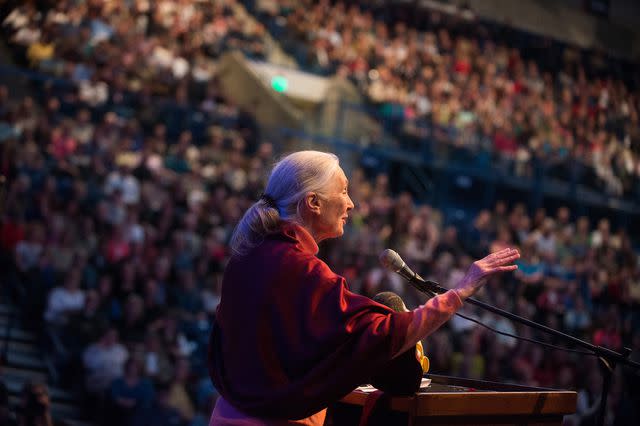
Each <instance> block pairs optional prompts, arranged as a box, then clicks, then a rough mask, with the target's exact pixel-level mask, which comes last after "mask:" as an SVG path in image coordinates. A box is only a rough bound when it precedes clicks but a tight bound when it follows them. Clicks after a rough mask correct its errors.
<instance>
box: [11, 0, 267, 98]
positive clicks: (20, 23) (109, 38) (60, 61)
mask: <svg viewBox="0 0 640 426" xmlns="http://www.w3.org/2000/svg"><path fill="white" fill-rule="evenodd" d="M2 25H3V32H4V34H5V35H6V36H7V40H8V41H9V47H10V48H11V50H12V52H13V53H14V56H15V57H17V58H18V59H19V62H22V63H25V64H27V65H29V66H31V67H33V68H36V69H39V70H43V71H47V72H49V73H52V74H54V75H56V76H58V77H62V78H65V79H69V80H71V81H73V82H74V83H76V84H78V85H80V86H81V88H82V91H83V92H86V93H85V96H86V97H87V101H88V102H90V103H92V104H100V103H103V102H104V101H105V99H106V98H107V97H108V96H109V94H110V92H111V91H121V92H125V91H129V92H140V91H149V90H150V91H152V93H163V92H165V93H166V92H167V91H168V87H171V86H172V85H173V84H175V83H177V82H181V81H185V80H194V81H196V82H198V83H206V82H208V81H209V80H211V78H212V75H213V73H214V72H215V67H216V63H215V60H216V59H217V58H219V57H220V55H221V54H222V53H224V52H225V51H227V50H230V49H233V50H240V51H242V52H243V53H244V54H245V55H247V56H250V57H252V58H256V59H259V58H264V57H265V55H266V49H267V47H266V43H265V37H264V34H265V30H264V27H263V26H262V25H261V24H259V23H256V22H255V21H254V20H252V19H251V18H250V17H249V15H247V14H246V13H242V11H241V8H239V5H238V3H237V2H236V1H235V0H232V1H206V2H203V1H196V0H181V1H169V0H161V1H155V2H150V1H148V0H136V1H131V2H128V1H121V0H119V1H102V0H92V1H86V2H85V1H82V2H76V1H57V2H55V3H54V4H53V5H51V7H49V8H45V9H44V10H39V9H37V8H36V7H35V5H34V3H32V2H25V3H24V4H23V5H20V6H18V7H16V8H15V9H13V10H12V11H11V12H10V13H9V14H8V16H7V17H6V18H5V19H4V21H3V23H2ZM20 59H21V60H20Z"/></svg>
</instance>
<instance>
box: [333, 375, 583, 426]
mask: <svg viewBox="0 0 640 426" xmlns="http://www.w3.org/2000/svg"><path fill="white" fill-rule="evenodd" d="M425 377H427V378H430V379H431V385H430V386H429V387H427V388H423V389H421V390H420V392H417V393H416V394H414V395H413V396H410V397H391V398H389V399H388V400H386V401H385V402H384V403H383V404H384V406H383V407H376V411H375V413H376V414H375V419H376V420H377V421H376V424H390V425H391V424H393V425H396V424H398V425H400V424H406V425H409V426H417V425H430V426H432V425H531V426H533V425H561V424H562V417H563V416H564V415H567V414H572V413H574V412H575V410H576V399H577V394H576V393H575V392H571V391H558V390H553V389H545V388H533V387H527V386H519V385H506V384H501V383H495V382H486V381H480V380H470V379H461V378H455V377H447V376H437V375H432V374H431V375H426V376H425ZM369 395H370V394H368V393H365V392H362V391H359V390H354V391H352V392H351V393H350V394H348V395H347V396H345V397H344V398H343V399H342V400H341V401H340V402H339V403H338V404H336V406H334V407H332V408H333V411H334V413H335V416H334V417H333V420H329V423H330V424H333V425H334V426H342V425H346V424H355V425H357V424H358V419H359V415H360V412H361V411H362V407H363V406H364V404H365V402H366V400H367V398H368V397H369ZM382 417H386V418H387V419H386V420H382Z"/></svg>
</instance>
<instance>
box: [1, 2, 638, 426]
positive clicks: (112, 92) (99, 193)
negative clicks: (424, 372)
mask: <svg viewBox="0 0 640 426" xmlns="http://www.w3.org/2000/svg"><path fill="white" fill-rule="evenodd" d="M208 4H209V3H208V2H202V1H192V0H183V1H180V2H173V1H160V2H155V3H153V2H147V1H134V2H120V1H115V2H101V1H89V2H79V3H77V2H69V1H62V2H57V3H56V5H55V7H53V8H50V9H49V10H48V11H46V13H45V12H43V11H39V10H37V9H35V8H34V7H33V6H32V5H31V3H25V4H24V5H22V6H19V7H17V8H16V9H14V10H13V11H12V12H11V13H10V15H9V16H8V17H7V18H6V19H5V21H4V22H3V30H4V31H5V33H6V34H9V35H10V36H11V38H10V40H11V47H12V48H13V49H14V53H16V55H18V57H20V55H22V56H21V57H22V60H23V61H24V63H25V64H29V65H30V66H32V67H34V68H37V69H38V70H40V71H43V72H46V73H51V74H53V75H55V76H57V77H60V78H61V79H60V80H46V81H44V82H35V83H34V84H37V88H38V89H39V90H37V96H36V97H35V98H30V97H25V98H23V99H21V100H20V101H11V100H10V97H9V92H10V90H9V89H8V88H6V87H0V138H1V139H2V147H1V149H0V168H1V169H2V170H1V172H2V174H4V175H5V176H7V177H8V188H7V199H6V203H5V209H4V211H3V216H2V223H1V227H0V246H1V248H2V254H3V256H5V257H10V258H11V259H12V260H13V262H12V265H13V267H12V268H11V270H10V272H7V273H6V275H7V280H8V282H9V283H10V284H12V286H13V287H14V288H17V289H20V290H18V291H17V292H18V294H19V295H21V297H22V302H25V301H29V302H30V303H29V305H28V306H30V308H29V309H32V310H33V311H34V312H35V313H36V314H37V315H36V316H34V318H38V319H40V320H41V321H42V323H43V325H44V326H45V328H46V329H47V330H48V332H50V333H51V334H52V335H55V336H57V337H58V339H59V341H60V342H62V344H63V346H64V349H65V350H64V352H65V353H58V352H57V350H56V348H52V353H53V356H54V357H57V358H58V359H57V363H58V364H62V365H63V366H64V369H63V371H65V372H70V371H73V369H74V368H73V367H74V362H75V363H78V362H79V363H80V364H77V365H82V366H83V369H84V370H83V372H81V373H80V374H78V372H77V371H76V372H75V373H76V376H75V377H71V379H70V380H71V381H74V380H76V381H77V382H78V383H73V385H75V386H78V387H80V388H82V389H83V390H84V391H85V392H86V395H87V396H88V403H89V404H90V406H91V407H92V408H94V409H95V411H94V413H93V414H94V415H95V417H96V419H97V420H100V419H102V420H104V419H106V418H107V417H108V416H107V413H108V415H110V416H113V417H114V419H116V420H113V422H115V423H118V424H131V425H140V424H146V423H147V422H148V421H150V420H148V419H152V418H153V419H155V420H154V421H153V422H154V424H155V423H157V424H167V425H173V424H175V425H177V424H181V425H187V424H189V425H194V426H195V425H200V424H206V421H207V418H208V414H209V413H210V410H211V407H212V403H213V401H215V398H216V395H217V394H216V391H215V389H213V388H212V386H211V383H210V381H209V379H208V377H207V366H206V356H205V354H206V346H207V337H208V327H209V324H210V319H211V316H212V315H214V313H215V309H216V307H217V304H218V303H219V300H220V278H221V273H222V271H223V269H224V266H225V264H226V262H227V260H228V259H229V256H230V251H229V248H228V245H227V243H228V241H229V237H230V235H231V232H232V230H233V226H234V225H235V223H237V221H238V219H239V218H240V216H241V215H242V213H243V211H244V210H245V209H246V208H247V207H248V206H249V205H250V204H251V203H252V202H253V201H255V200H256V199H257V197H258V196H259V194H260V192H261V190H262V188H263V183H264V182H263V179H264V176H263V175H262V174H263V171H264V170H267V169H268V168H269V166H270V165H271V164H272V162H273V158H274V157H275V155H277V154H279V153H278V152H274V149H275V148H274V146H273V145H272V144H271V143H269V142H268V141H267V140H265V139H261V138H259V137H258V135H257V134H255V133H252V130H250V129H254V126H252V125H248V126H247V127H244V126H245V124H243V123H242V122H241V120H239V119H238V117H239V116H240V114H241V113H240V111H239V110H238V109H237V108H236V107H234V106H233V105H232V104H231V103H230V102H229V101H228V100H226V99H225V98H224V97H223V96H221V95H220V90H219V87H218V82H217V78H216V66H217V59H218V58H219V56H220V54H221V53H222V52H223V51H224V50H225V49H239V50H242V51H243V52H244V53H245V54H247V55H249V56H251V57H255V58H263V57H264V55H265V43H264V38H263V36H264V31H265V30H264V28H263V27H262V26H261V25H260V24H255V23H252V21H251V20H250V19H249V18H246V17H245V15H242V14H241V13H239V12H238V10H239V7H240V6H239V4H238V3H237V2H235V1H233V2H216V1H214V2H212V4H213V7H205V5H208ZM256 7H258V10H259V11H260V13H259V14H258V16H261V17H262V18H264V19H265V20H267V21H268V20H270V19H278V18H282V19H280V20H279V21H278V22H284V23H286V24H285V26H286V34H287V35H288V36H287V37H283V38H282V43H283V45H285V47H289V48H294V49H295V48H296V46H297V47H299V46H301V45H302V46H306V49H305V50H304V52H306V53H310V58H311V61H310V63H311V64H312V65H313V67H314V68H315V69H316V70H317V71H319V72H326V71H327V70H331V72H334V71H335V72H337V73H338V74H340V75H343V76H346V77H348V78H351V79H353V80H354V81H355V82H356V83H357V85H358V86H359V87H360V88H362V90H364V91H365V93H367V94H369V95H370V97H371V99H372V101H373V102H375V103H378V104H380V105H381V107H383V108H384V111H385V112H386V113H387V114H388V115H389V117H391V118H393V119H394V120H395V121H394V122H395V124H394V126H392V127H394V128H392V129H391V130H395V131H400V132H404V133H409V134H413V135H414V136H416V135H418V136H420V138H422V136H424V135H420V132H419V130H420V129H421V128H423V129H427V128H431V127H432V130H433V134H432V135H431V136H433V138H434V139H435V140H436V141H438V142H441V141H446V142H447V143H449V144H451V145H452V146H454V147H463V148H471V149H474V150H478V151H480V150H484V149H486V148H492V149H493V150H495V152H496V164H497V165H500V164H502V165H503V166H504V167H506V168H511V167H513V168H514V170H515V171H516V172H518V173H521V174H524V175H526V174H529V175H532V173H534V171H533V168H534V166H535V164H533V163H534V159H535V158H536V157H537V158H542V159H544V162H545V163H546V164H549V165H553V164H557V165H563V164H564V166H562V167H565V168H566V167H568V166H567V164H569V163H570V162H574V161H576V160H577V159H578V158H579V157H580V158H583V157H584V158H586V159H587V162H591V163H590V164H592V165H593V166H594V170H596V174H597V175H598V176H600V179H601V180H602V182H603V184H604V185H605V187H606V188H607V190H608V191H609V192H611V193H612V194H618V195H619V194H624V193H626V192H628V191H629V190H631V189H632V188H633V185H637V182H638V181H637V177H638V173H639V172H640V167H639V165H638V164H639V163H638V147H639V146H640V145H638V142H639V140H638V134H637V132H636V133H634V132H635V130H634V129H636V128H637V127H638V122H637V120H638V117H637V111H638V108H639V107H638V97H637V94H636V93H635V92H632V91H631V90H630V89H628V88H627V87H626V86H625V85H624V84H623V83H622V82H621V81H618V80H617V79H615V78H613V77H608V78H597V79H594V78H592V76H589V78H587V75H586V70H585V69H583V68H582V67H581V65H580V64H575V66H574V69H575V72H573V73H571V72H569V73H565V72H564V71H561V72H559V73H557V74H556V75H553V74H551V73H549V72H547V71H546V70H543V69H541V68H542V66H539V65H538V64H537V63H536V62H535V61H532V60H529V59H525V58H523V57H521V55H520V53H519V51H518V50H517V49H514V48H513V46H507V45H504V44H501V43H496V42H494V41H492V40H491V39H488V38H483V39H480V38H479V36H478V35H477V34H474V33H468V32H462V31H461V32H455V31H454V30H452V29H451V28H449V24H447V25H444V24H442V25H440V26H439V24H438V21H437V19H444V18H443V17H438V16H437V15H436V14H433V15H431V18H430V21H429V22H428V25H427V28H426V30H425V31H417V30H415V29H413V28H410V27H408V26H407V25H405V24H402V23H397V24H395V25H392V26H389V25H386V24H385V23H384V22H383V21H381V20H379V19H378V18H377V17H375V16H374V14H373V13H372V12H371V11H368V10H366V8H363V9H360V8H359V7H356V6H349V7H347V6H344V5H343V4H342V3H336V4H335V5H333V6H332V7H329V3H328V2H320V3H313V4H311V3H309V2H307V1H305V2H302V3H300V4H298V3H297V2H290V1H284V0H282V1H271V2H258V5H257V6H256ZM436 18H437V19H436ZM274 29H276V30H277V28H275V27H273V28H271V27H270V31H273V30H274ZM292 39H293V40H295V41H297V42H298V43H295V44H291V43H290V42H291V40H292ZM178 40H179V42H178ZM300 43H302V44H300ZM70 82H71V83H70ZM196 118H197V119H196ZM424 123H428V125H424ZM423 125H424V126H423ZM421 126H423V127H421ZM253 131H254V132H255V129H254V130H253ZM563 162H564V163H563ZM562 167H560V168H561V169H562ZM565 171H566V170H565ZM612 171H615V172H612ZM350 178H351V182H350V192H351V194H352V197H353V199H354V202H355V204H356V208H355V210H354V211H353V213H352V214H351V217H352V221H351V222H350V223H349V224H348V225H347V227H346V233H345V238H344V239H343V240H342V241H340V243H339V244H334V243H331V242H329V243H327V244H325V245H323V247H322V249H321V253H320V254H321V256H322V257H323V258H325V259H327V260H328V261H329V262H331V264H332V266H333V267H334V269H335V270H336V271H338V272H339V273H341V274H342V275H344V276H345V277H347V280H348V281H349V283H350V286H351V288H352V289H353V290H354V291H358V292H361V293H363V294H366V295H369V296H373V295H375V294H376V293H378V292H380V291H384V290H392V291H395V292H396V293H399V294H400V295H401V296H402V297H403V298H404V299H405V300H406V301H407V304H408V305H410V306H412V305H413V306H415V305H416V304H418V303H421V302H423V301H424V296H423V295H421V294H419V293H417V292H415V291H414V290H412V289H411V288H410V287H408V286H405V285H404V284H403V282H402V280H401V279H400V278H399V277H398V276H397V275H395V274H391V273H389V272H388V271H386V270H383V269H381V268H380V266H379V265H378V262H377V256H378V254H379V252H380V251H381V250H382V249H383V248H385V247H389V246H391V247H397V249H398V251H399V252H400V254H401V255H402V256H403V257H404V258H405V260H407V261H408V262H409V263H410V264H411V266H412V268H414V269H415V270H416V271H417V272H419V273H420V274H422V275H423V276H425V277H429V278H432V279H434V280H436V281H438V282H440V283H442V284H443V285H445V286H451V285H452V284H453V283H455V282H456V281H457V279H459V277H460V274H462V273H463V271H464V270H466V268H467V267H468V265H469V263H470V262H471V259H473V258H477V257H479V256H483V255H485V254H486V253H487V252H488V251H489V250H492V249H499V248H501V247H505V246H517V247H518V248H519V249H520V250H521V252H522V258H521V259H520V260H519V262H518V266H519V269H518V271H517V272H516V273H514V274H510V275H504V276H502V277H499V278H496V279H493V280H492V281H490V282H489V283H488V284H487V286H486V287H485V288H484V289H483V291H482V292H481V293H480V294H479V297H480V298H482V299H484V300H486V301H488V302H490V303H493V304H495V305H497V306H499V307H501V308H503V309H507V310H510V311H513V312H515V313H517V314H519V315H522V316H525V317H527V318H533V319H535V320H537V321H541V322H543V323H545V324H546V325H548V326H550V327H553V328H557V329H560V330H564V331H567V332H569V333H571V334H573V335H575V336H577V337H580V338H584V339H587V340H590V341H593V342H595V343H597V344H601V345H603V346H607V347H610V348H612V349H616V350H620V349H621V348H622V347H623V346H632V345H633V346H634V347H637V346H638V344H639V343H638V342H640V336H639V334H638V330H639V329H640V328H638V327H637V325H638V324H640V315H638V312H637V307H638V306H639V304H640V279H639V277H640V267H639V265H638V257H637V253H635V252H634V251H633V249H632V246H631V241H630V238H629V236H628V235H627V234H626V233H625V230H624V228H617V229H616V228H612V225H611V223H610V222H609V220H608V219H606V218H604V219H601V220H600V221H599V222H598V223H592V221H591V220H590V218H588V217H586V216H581V217H578V216H577V215H576V212H572V211H571V210H569V209H568V208H567V207H561V208H559V209H557V211H553V212H552V211H549V212H546V211H544V210H538V211H535V212H533V211H529V210H528V209H527V208H526V206H524V205H522V204H516V205H511V206H510V205H508V204H507V203H505V202H497V203H496V205H495V207H494V208H493V209H486V210H480V211H478V212H477V214H476V215H475V217H474V218H472V219H470V220H468V221H467V223H469V225H468V226H466V225H465V226H461V225H460V224H459V223H455V222H454V221H453V220H451V219H450V218H448V217H447V216H446V215H445V214H444V213H443V212H441V211H439V210H438V209H436V208H433V207H431V206H429V205H420V206H418V205H416V204H415V203H414V201H413V199H412V197H411V195H410V194H408V193H401V194H398V195H395V196H394V195H393V194H392V193H391V191H390V187H389V178H388V176H387V175H385V174H383V173H380V174H378V175H377V177H376V178H375V180H374V181H369V180H368V179H367V178H366V177H365V173H364V171H363V170H361V169H356V170H354V171H353V172H352V173H351V176H350ZM634 182H635V183H634ZM25 306H27V304H26V303H25ZM465 310H466V311H467V314H469V315H471V316H474V317H476V318H481V319H482V320H483V322H485V323H487V324H490V325H491V326H492V327H494V328H496V329H499V330H501V331H505V332H508V333H515V334H518V335H521V336H524V337H529V338H532V337H533V338H537V339H542V340H545V341H548V339H547V338H546V337H545V336H540V335H538V334H537V333H535V332H532V331H531V330H528V329H526V328H524V327H521V326H519V325H517V324H513V323H511V322H510V321H508V320H505V319H502V318H497V317H495V316H492V315H485V314H484V313H482V312H479V311H476V310H475V309H474V308H473V307H465ZM425 347H426V352H427V354H428V355H429V357H430V359H431V371H433V372H434V373H443V374H453V373H455V374H460V375H464V376H467V377H478V378H486V379H491V380H499V381H506V382H514V383H519V384H529V385H539V386H552V387H553V386H556V387H560V388H571V389H575V390H578V391H580V397H579V400H580V409H579V413H578V416H579V417H580V418H581V419H587V418H590V416H591V415H592V408H593V404H594V401H595V400H596V399H597V397H598V395H597V392H599V390H598V388H597V387H596V386H595V379H594V378H593V377H591V376H590V375H579V374H577V373H578V371H582V370H581V369H582V367H580V370H579V369H578V366H582V365H587V364H588V365H591V364H590V363H592V361H585V359H584V357H582V356H579V355H576V354H564V353H561V352H556V351H548V350H541V349H540V348H538V347H536V346H532V345H531V344H529V343H524V342H522V341H516V340H514V339H512V338H508V337H504V336H496V335H494V334H492V333H489V332H488V331H487V330H486V329H484V328H480V327H478V326H477V325H475V324H473V323H470V322H467V321H465V320H462V319H458V318H456V319H454V320H452V321H451V322H450V323H448V324H447V325H446V326H445V327H443V329H441V330H439V331H438V332H436V333H434V334H433V335H432V336H430V337H429V338H428V339H427V340H426V342H425ZM592 367H593V369H594V370H595V369H597V366H596V365H595V363H593V365H592ZM556 373H557V374H556ZM71 375H72V376H73V374H71ZM616 380H618V381H619V382H620V386H622V387H621V388H620V389H621V390H620V391H619V392H617V393H612V395H611V399H612V405H611V406H612V407H616V406H628V405H629V404H633V403H634V401H637V398H638V395H637V389H635V388H634V387H633V386H632V383H633V380H634V378H633V377H629V378H627V377H620V378H618V377H616ZM616 404H618V405H616ZM612 413H613V414H611V416H613V417H615V412H612ZM613 417H612V418H613ZM577 421H579V420H577ZM576 424H579V423H576Z"/></svg>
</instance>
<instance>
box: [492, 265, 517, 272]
mask: <svg viewBox="0 0 640 426" xmlns="http://www.w3.org/2000/svg"><path fill="white" fill-rule="evenodd" d="M516 269H518V265H508V266H500V267H499V268H497V271H499V272H508V271H515V270H516Z"/></svg>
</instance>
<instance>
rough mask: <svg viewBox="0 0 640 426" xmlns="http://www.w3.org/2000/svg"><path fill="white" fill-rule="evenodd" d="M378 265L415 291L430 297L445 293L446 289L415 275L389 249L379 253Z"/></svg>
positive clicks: (396, 254) (397, 255)
mask: <svg viewBox="0 0 640 426" xmlns="http://www.w3.org/2000/svg"><path fill="white" fill-rule="evenodd" d="M379 260H380V264H381V265H382V266H383V267H384V268H385V269H388V270H390V271H393V272H395V273H397V274H399V275H400V276H401V277H402V278H404V279H405V280H407V281H409V284H411V285H412V286H414V287H415V288H416V289H417V290H419V291H421V292H423V293H427V294H429V295H431V296H435V295H436V294H442V293H446V292H447V289H446V288H443V287H440V285H439V284H438V283H436V282H433V281H429V280H425V279H424V278H422V277H421V276H420V275H418V274H416V273H415V272H413V271H412V270H411V268H409V267H408V266H407V264H406V263H404V260H402V258H401V257H400V255H399V254H398V253H396V252H395V251H393V250H391V249H385V250H384V251H383V252H382V253H380V257H379Z"/></svg>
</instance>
